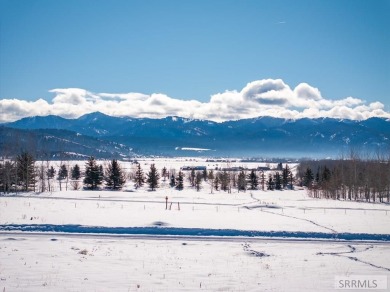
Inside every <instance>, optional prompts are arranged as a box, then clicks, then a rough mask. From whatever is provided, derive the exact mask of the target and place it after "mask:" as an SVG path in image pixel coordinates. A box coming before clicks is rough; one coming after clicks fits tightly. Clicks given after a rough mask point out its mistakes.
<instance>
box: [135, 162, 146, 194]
mask: <svg viewBox="0 0 390 292" xmlns="http://www.w3.org/2000/svg"><path fill="white" fill-rule="evenodd" d="M134 182H135V188H136V189H138V188H139V187H142V186H143V185H144V183H145V176H144V172H143V171H142V168H141V164H139V163H138V165H137V170H136V172H135V177H134Z"/></svg>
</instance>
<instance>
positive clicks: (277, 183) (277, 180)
mask: <svg viewBox="0 0 390 292" xmlns="http://www.w3.org/2000/svg"><path fill="white" fill-rule="evenodd" d="M275 189H276V190H281V189H282V180H281V178H280V173H279V172H278V171H277V172H276V173H275Z"/></svg>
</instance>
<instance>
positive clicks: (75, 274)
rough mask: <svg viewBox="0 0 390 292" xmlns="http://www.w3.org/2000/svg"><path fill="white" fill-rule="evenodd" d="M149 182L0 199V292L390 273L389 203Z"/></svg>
mask: <svg viewBox="0 0 390 292" xmlns="http://www.w3.org/2000/svg"><path fill="white" fill-rule="evenodd" d="M153 162H155V163H156V166H157V167H158V168H159V169H161V168H162V167H163V166H166V167H167V169H168V170H170V169H173V168H175V169H176V170H177V171H178V169H179V167H180V166H183V165H186V166H188V165H189V166H193V165H206V166H207V167H208V168H211V167H216V166H215V164H216V163H215V162H213V163H211V164H210V165H208V164H209V163H207V164H206V162H205V161H188V160H184V159H183V160H163V159H161V160H155V161H153ZM153 162H152V161H143V162H142V166H143V169H144V171H145V172H147V170H148V165H149V164H150V163H153ZM80 165H83V163H81V164H80ZM256 165H260V164H256ZM219 166H221V167H226V164H220V165H219ZM231 166H232V165H231ZM233 166H234V165H233ZM239 166H242V164H239ZM271 167H272V165H271ZM126 168H127V169H129V168H131V165H130V164H128V165H126ZM160 186H161V187H160V188H158V189H157V190H156V191H154V192H151V191H149V190H148V189H147V187H142V188H140V189H138V190H137V189H134V187H133V186H132V183H128V184H127V185H126V187H125V188H124V190H123V191H117V192H114V191H107V190H101V191H74V190H68V191H65V190H63V191H61V192H60V191H58V187H57V188H56V191H54V192H51V193H49V192H47V193H39V194H33V193H27V194H18V195H17V196H15V195H13V196H0V291H3V292H4V291H178V290H187V291H193V290H207V291H304V290H306V291H314V290H315V291H332V290H333V289H334V284H335V281H334V279H335V277H336V276H349V275H374V276H375V275H385V276H387V278H388V279H389V278H390V277H389V276H390V264H389V263H390V205H389V204H379V203H365V202H348V201H334V200H323V199H313V198H309V197H308V196H307V194H306V191H305V190H303V189H299V188H296V189H295V190H284V191H262V190H255V191H249V190H248V191H246V192H239V193H238V192H237V190H233V192H232V193H231V194H229V193H227V192H223V191H217V192H216V191H214V193H213V194H211V193H210V186H209V185H208V184H207V183H203V185H202V187H203V188H202V189H201V191H200V192H197V191H196V190H195V189H191V188H190V187H189V186H188V185H187V186H186V187H185V188H184V190H182V191H177V190H175V189H172V188H170V187H169V186H168V181H166V182H164V181H161V183H160ZM166 196H167V197H168V209H167V210H166V202H165V197H166ZM388 287H390V285H388Z"/></svg>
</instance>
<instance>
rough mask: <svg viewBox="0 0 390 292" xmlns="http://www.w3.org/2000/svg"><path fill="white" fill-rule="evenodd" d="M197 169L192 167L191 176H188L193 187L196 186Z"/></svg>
mask: <svg viewBox="0 0 390 292" xmlns="http://www.w3.org/2000/svg"><path fill="white" fill-rule="evenodd" d="M195 176H196V175H195V169H192V170H191V174H190V176H189V177H188V179H189V181H190V184H191V187H194V186H195Z"/></svg>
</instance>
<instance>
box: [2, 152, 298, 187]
mask: <svg viewBox="0 0 390 292" xmlns="http://www.w3.org/2000/svg"><path fill="white" fill-rule="evenodd" d="M51 163H52V162H51V161H49V160H46V161H44V160H42V161H35V159H34V157H33V155H32V154H30V153H28V152H23V153H21V154H20V155H18V156H17V157H16V158H15V159H14V160H12V159H11V160H3V161H1V162H0V191H1V192H4V193H9V192H17V191H23V192H29V191H33V192H45V191H49V192H52V191H54V190H55V186H59V189H60V191H61V190H63V189H65V190H68V189H69V186H70V187H72V189H73V190H79V189H80V188H81V187H84V189H87V190H96V189H100V188H106V189H112V190H120V189H121V188H123V186H124V184H125V183H126V182H130V181H132V182H133V183H134V186H135V187H136V188H140V187H143V186H144V185H147V186H148V187H149V189H150V190H152V191H154V190H156V189H157V188H159V187H160V184H161V180H162V181H163V182H165V181H167V180H169V182H168V184H169V186H170V187H172V188H175V189H177V190H179V191H180V190H183V189H184V183H185V180H187V182H188V184H189V185H190V187H191V188H194V189H196V190H197V191H200V190H201V189H202V188H203V184H206V185H208V186H209V188H210V192H211V193H213V192H214V191H225V192H228V193H231V192H232V190H233V189H236V190H237V191H238V192H245V191H246V190H248V189H249V190H257V189H262V190H266V189H267V190H281V189H292V188H293V176H292V173H291V171H290V169H289V166H288V165H287V164H286V166H285V167H284V168H283V166H282V165H281V164H280V165H278V168H277V171H276V172H272V174H269V175H268V176H266V174H265V173H264V171H257V170H255V169H252V170H244V169H241V170H240V171H229V170H226V169H225V170H208V171H207V170H206V169H204V170H198V171H195V169H192V170H191V171H182V170H180V171H179V172H176V170H175V169H171V170H167V168H166V167H164V168H163V169H162V170H161V172H159V171H158V170H157V169H156V167H155V165H154V164H151V165H150V169H149V171H148V172H146V173H144V171H143V169H142V167H141V164H139V163H137V164H136V167H135V169H134V171H133V172H131V173H126V172H125V171H124V170H123V168H122V167H121V165H120V163H119V162H118V161H117V160H115V159H113V160H111V161H109V162H108V163H105V165H102V164H98V162H97V161H96V159H95V158H94V157H90V158H89V159H88V160H87V161H86V162H85V166H84V168H83V170H81V168H80V166H79V165H78V164H74V165H71V164H70V161H60V162H58V163H57V167H58V168H57V169H56V168H54V167H53V165H52V164H51ZM58 164H59V166H58ZM55 181H56V182H57V183H56V184H54V182H55Z"/></svg>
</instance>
